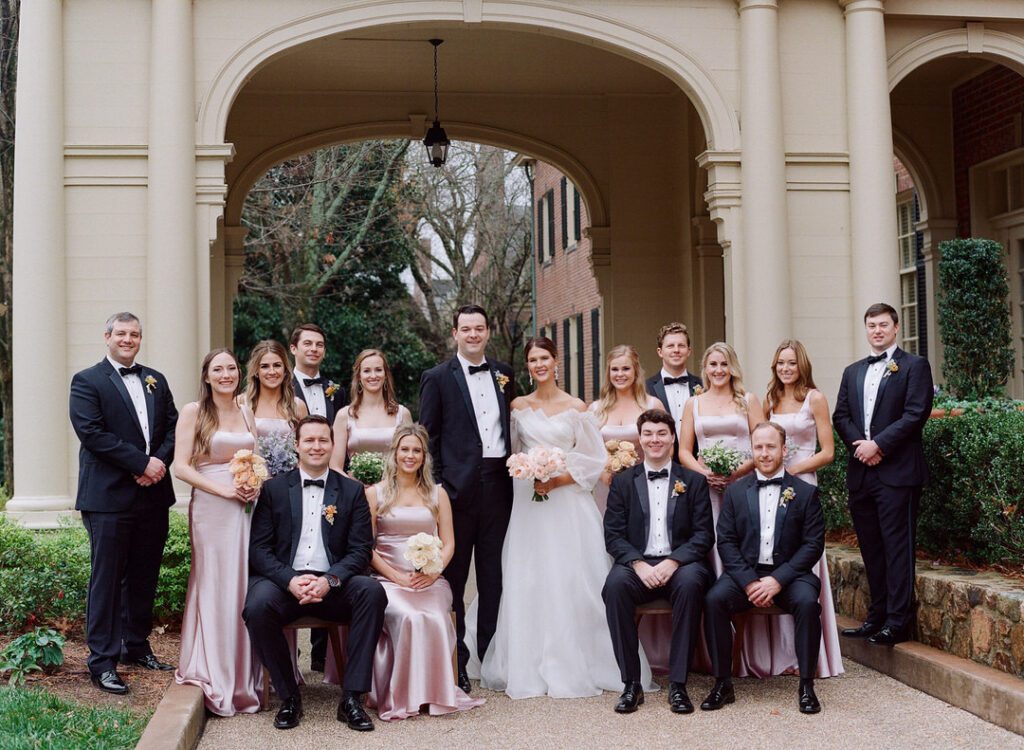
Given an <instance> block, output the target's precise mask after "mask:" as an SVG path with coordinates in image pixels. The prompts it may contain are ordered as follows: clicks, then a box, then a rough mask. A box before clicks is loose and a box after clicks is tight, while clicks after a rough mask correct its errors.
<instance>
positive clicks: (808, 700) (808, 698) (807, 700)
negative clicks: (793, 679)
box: [799, 682, 821, 714]
mask: <svg viewBox="0 0 1024 750" xmlns="http://www.w3.org/2000/svg"><path fill="white" fill-rule="evenodd" d="M799 696H800V699H799V705H800V713H802V714H816V713H819V712H820V711H821V703H819V702H818V696H817V695H815V694H814V683H813V682H808V683H807V684H806V685H801V686H800V693H799Z"/></svg>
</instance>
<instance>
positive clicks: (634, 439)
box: [590, 396, 661, 517]
mask: <svg viewBox="0 0 1024 750" xmlns="http://www.w3.org/2000/svg"><path fill="white" fill-rule="evenodd" d="M660 403H661V402H660V401H658V399H656V398H654V397H653V396H650V397H648V399H647V408H648V409H655V408H659V409H660V408H661V407H660V406H658V404H660ZM590 411H592V412H594V414H595V415H596V414H597V402H596V401H595V402H594V403H592V404H591V405H590ZM601 440H603V441H604V442H605V443H607V442H608V441H609V440H628V441H629V442H631V443H632V444H633V445H634V447H636V453H637V455H638V456H639V457H640V460H641V461H643V460H644V451H643V449H642V448H641V447H640V433H639V431H638V430H637V429H636V422H631V423H630V424H603V425H601ZM609 489H610V488H609V487H608V485H606V484H605V483H604V482H602V481H600V480H598V482H597V484H596V485H594V502H595V503H597V510H598V511H599V512H600V513H601V516H602V517H604V511H605V508H607V507H608V491H609Z"/></svg>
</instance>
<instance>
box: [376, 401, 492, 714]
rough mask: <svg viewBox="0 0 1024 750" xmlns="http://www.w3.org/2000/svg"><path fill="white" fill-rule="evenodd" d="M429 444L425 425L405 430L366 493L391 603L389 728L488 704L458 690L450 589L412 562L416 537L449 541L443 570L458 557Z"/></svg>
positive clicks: (381, 697)
mask: <svg viewBox="0 0 1024 750" xmlns="http://www.w3.org/2000/svg"><path fill="white" fill-rule="evenodd" d="M357 397H358V394H357ZM428 443H429V438H428V436H427V431H426V430H425V429H424V428H423V427H422V426H421V425H418V424H403V425H402V426H400V427H399V428H398V429H397V430H396V431H395V435H394V439H393V441H392V443H391V446H390V449H389V451H388V453H387V456H386V458H385V464H384V475H383V477H382V478H381V481H380V482H379V483H378V484H375V485H374V486H373V487H371V488H370V489H369V490H367V493H366V499H367V502H369V504H370V514H371V517H372V520H373V524H374V535H375V537H376V549H375V550H374V552H373V562H372V563H371V565H372V567H373V571H374V575H375V577H376V578H378V579H379V580H380V582H381V584H382V585H383V586H384V590H385V591H386V592H387V595H388V606H387V609H386V610H385V612H384V629H383V630H382V632H381V636H380V640H379V641H378V643H377V652H376V654H375V656H374V664H373V688H372V690H371V691H370V696H369V705H370V706H376V708H377V713H378V715H379V716H380V718H381V719H384V720H392V719H406V718H408V717H410V716H416V715H417V714H419V713H420V711H421V710H422V709H423V708H426V709H427V711H428V712H429V713H430V715H432V716H437V715H440V714H447V713H451V712H453V711H465V710H467V709H470V708H476V707H477V706H480V705H483V703H484V701H483V700H482V699H473V698H470V697H469V696H468V695H466V693H464V692H463V691H462V690H461V689H459V687H458V686H457V685H456V682H455V673H454V671H453V669H452V652H453V651H454V649H455V626H454V624H453V623H452V618H451V609H452V590H451V587H450V586H449V585H448V581H446V580H445V579H444V578H443V577H442V576H441V575H440V574H439V573H434V574H428V573H417V572H416V571H415V570H414V569H413V567H412V565H411V564H410V563H409V561H408V560H406V559H405V557H404V553H405V549H406V542H407V541H408V539H409V537H410V536H411V535H413V534H418V533H421V532H422V533H426V534H430V535H432V536H437V537H439V538H440V539H441V542H442V544H443V548H442V551H441V557H442V561H443V565H442V568H443V567H444V566H446V565H447V564H448V562H449V561H450V560H451V558H452V554H453V553H454V551H455V534H454V531H453V530H452V510H451V505H450V504H449V502H448V494H447V493H446V492H445V491H444V489H443V488H441V487H440V486H438V485H436V484H434V481H433V479H432V476H433V475H432V474H431V468H430V454H429V453H428V451H427V446H428Z"/></svg>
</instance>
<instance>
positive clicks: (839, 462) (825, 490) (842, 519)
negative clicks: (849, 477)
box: [818, 431, 853, 531]
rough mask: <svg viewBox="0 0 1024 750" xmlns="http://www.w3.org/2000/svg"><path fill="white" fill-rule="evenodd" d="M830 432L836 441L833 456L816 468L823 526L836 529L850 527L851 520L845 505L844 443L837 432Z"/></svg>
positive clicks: (845, 453)
mask: <svg viewBox="0 0 1024 750" xmlns="http://www.w3.org/2000/svg"><path fill="white" fill-rule="evenodd" d="M832 434H833V438H834V439H835V443H836V450H835V457H834V458H833V460H832V463H830V464H829V465H828V466H826V467H824V468H822V469H819V470H818V497H819V499H820V500H821V510H822V511H823V512H824V514H825V528H826V529H828V530H829V531H836V530H840V529H849V528H851V527H852V526H853V521H852V520H851V519H850V509H849V508H848V507H847V505H846V503H847V501H848V499H849V494H848V493H847V491H846V461H847V456H848V454H847V451H846V444H845V443H844V442H843V441H842V440H841V439H840V438H839V433H838V432H835V431H833V433H832Z"/></svg>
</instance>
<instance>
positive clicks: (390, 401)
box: [348, 349, 398, 419]
mask: <svg viewBox="0 0 1024 750" xmlns="http://www.w3.org/2000/svg"><path fill="white" fill-rule="evenodd" d="M370 357H380V361H381V362H383V363H384V385H383V387H382V388H381V391H380V395H381V397H382V398H383V399H384V410H385V411H386V412H387V413H388V414H391V415H394V414H398V399H397V398H395V378H394V376H393V375H392V374H391V365H389V364H388V358H387V357H385V356H384V352H382V351H381V350H380V349H363V350H362V351H361V352H359V356H357V357H356V361H355V363H354V364H353V365H352V385H351V387H350V389H349V393H351V394H352V403H350V404H349V406H348V413H349V415H350V416H351V417H352V418H353V419H359V407H360V406H362V405H363V384H362V383H361V382H360V381H359V368H360V367H362V366H363V362H364V361H365V360H367V359H369V358H370Z"/></svg>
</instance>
